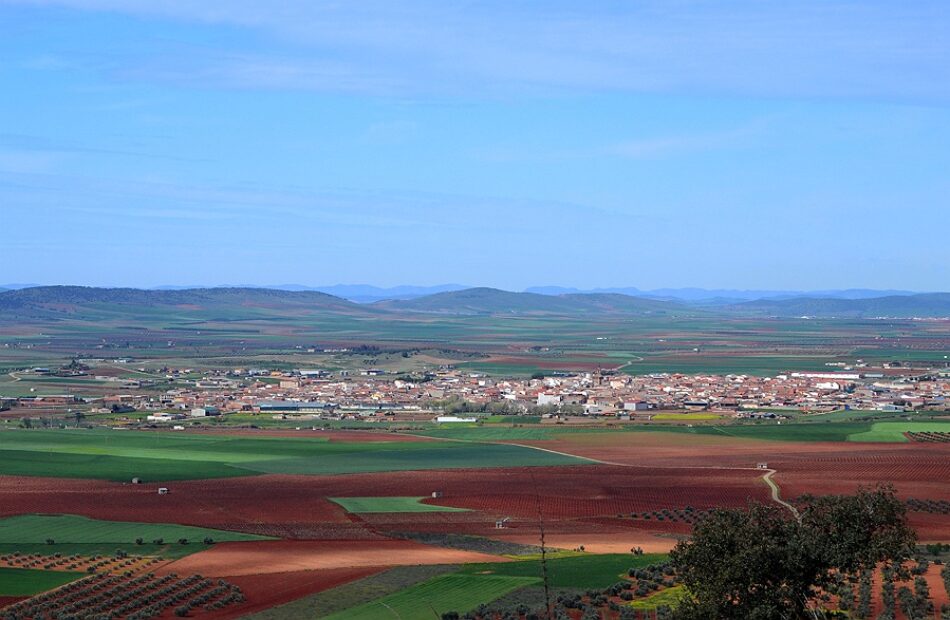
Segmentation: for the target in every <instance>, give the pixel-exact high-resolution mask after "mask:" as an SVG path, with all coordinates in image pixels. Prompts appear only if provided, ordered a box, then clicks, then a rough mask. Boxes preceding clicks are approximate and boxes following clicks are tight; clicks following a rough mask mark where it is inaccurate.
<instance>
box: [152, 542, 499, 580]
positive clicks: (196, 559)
mask: <svg viewBox="0 0 950 620" xmlns="http://www.w3.org/2000/svg"><path fill="white" fill-rule="evenodd" d="M504 561H506V559H505V558H502V557H499V556H494V555H486V554H483V553H474V552H470V551H461V550H458V549H445V548H442V547H435V546H432V545H423V544H421V543H416V542H412V541H408V540H378V541H377V540H374V541H367V540H334V541H307V540H267V541H255V542H238V543H228V542H226V543H218V544H216V545H215V546H214V547H212V548H210V549H208V550H206V551H200V552H198V553H195V554H193V555H189V556H187V557H184V558H182V559H180V560H176V561H174V562H169V563H168V564H165V565H164V566H162V568H161V569H160V570H159V571H157V572H159V573H178V574H179V575H191V574H194V573H198V574H201V575H204V576H206V577H227V576H238V575H263V574H270V573H286V572H296V571H310V570H328V569H339V568H372V567H386V566H411V565H426V564H459V563H463V562H504Z"/></svg>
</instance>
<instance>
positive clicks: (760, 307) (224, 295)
mask: <svg viewBox="0 0 950 620" xmlns="http://www.w3.org/2000/svg"><path fill="white" fill-rule="evenodd" d="M445 286H446V287H451V286H453V285H445ZM356 288H360V287H356ZM404 288H406V289H410V288H413V287H404ZM390 290H392V289H390ZM410 292H411V291H409V290H404V291H402V293H403V294H407V295H408V294H409V293H410ZM160 312H174V313H176V314H177V315H181V316H189V317H191V316H194V318H196V319H199V318H201V319H207V318H209V317H210V318H216V319H220V320H247V319H249V318H266V317H284V318H287V319H288V320H289V319H291V318H293V317H299V316H304V315H319V314H340V315H349V316H360V317H366V318H372V317H375V318H380V319H384V318H386V317H387V316H403V317H404V316H406V315H412V314H420V313H425V314H440V315H458V316H490V315H504V316H511V315H524V316H545V315H546V316H567V317H578V318H585V317H587V318H591V317H597V316H629V317H644V316H681V317H686V316H706V317H716V316H721V317H736V316H755V317H816V318H835V317H838V318H877V317H894V318H901V317H903V318H913V317H918V318H935V317H939V318H944V317H950V293H917V294H907V295H884V296H878V297H868V298H856V299H848V298H833V297H815V296H801V297H792V298H770V299H757V300H752V301H740V302H732V303H727V304H716V305H712V304H709V303H702V302H697V301H693V302H685V301H679V300H669V299H657V298H648V297H642V296H633V295H627V294H622V293H564V294H541V293H534V292H523V293H515V292H510V291H503V290H499V289H493V288H484V287H482V288H469V289H461V290H448V291H441V292H436V293H433V294H428V295H420V296H415V297H410V298H403V299H387V300H384V301H376V302H374V303H355V302H354V301H352V300H350V299H344V298H343V297H339V296H335V295H330V294H327V293H325V292H320V291H312V290H296V291H292V290H283V289H272V288H242V287H222V288H196V289H160V290H156V289H151V290H146V289H133V288H92V287H82V286H41V287H32V288H21V289H18V290H7V291H2V292H0V319H5V320H17V319H27V318H37V319H44V318H49V319H62V318H87V319H89V320H95V319H97V318H109V317H117V316H118V317H122V316H128V317H130V318H136V317H141V316H147V315H149V314H150V313H160Z"/></svg>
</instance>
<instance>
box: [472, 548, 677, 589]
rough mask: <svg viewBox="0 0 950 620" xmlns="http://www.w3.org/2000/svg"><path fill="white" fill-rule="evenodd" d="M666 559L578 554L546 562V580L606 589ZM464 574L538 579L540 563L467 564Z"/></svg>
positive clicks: (561, 585) (562, 585)
mask: <svg viewBox="0 0 950 620" xmlns="http://www.w3.org/2000/svg"><path fill="white" fill-rule="evenodd" d="M665 559H666V556H665V555H662V554H649V553H648V554H645V555H640V556H632V555H630V554H629V553H627V554H619V553H617V554H599V555H594V554H580V555H573V556H568V557H552V558H550V559H548V560H547V568H548V581H549V583H550V584H551V586H553V587H556V588H584V589H595V588H606V587H607V586H610V585H612V584H614V583H617V582H618V581H620V580H621V579H622V578H623V576H624V575H626V573H627V570H628V569H630V568H642V567H644V566H648V565H650V564H655V563H658V562H662V561H663V560H665ZM461 573H462V574H465V575H486V574H490V575H499V576H506V577H536V578H538V579H540V578H541V560H540V558H535V559H531V560H519V561H517V562H505V563H502V564H469V565H467V566H465V567H464V568H463V569H462V571H461Z"/></svg>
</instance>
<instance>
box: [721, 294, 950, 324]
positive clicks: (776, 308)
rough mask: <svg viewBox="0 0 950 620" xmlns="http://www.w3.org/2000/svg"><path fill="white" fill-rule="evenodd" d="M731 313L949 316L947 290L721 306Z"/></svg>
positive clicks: (783, 300) (779, 315)
mask: <svg viewBox="0 0 950 620" xmlns="http://www.w3.org/2000/svg"><path fill="white" fill-rule="evenodd" d="M723 309H724V310H726V311H728V312H730V313H734V314H745V315H756V316H778V317H796V316H809V317H821V318H876V317H893V318H914V317H917V318H944V317H950V293H921V294H918V295H889V296H886V297H874V298H869V299H830V298H824V299H822V298H814V297H796V298H793V299H768V300H757V301H748V302H744V303H739V304H733V305H731V306H727V307H726V308H723Z"/></svg>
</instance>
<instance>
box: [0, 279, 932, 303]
mask: <svg viewBox="0 0 950 620" xmlns="http://www.w3.org/2000/svg"><path fill="white" fill-rule="evenodd" d="M40 286H41V285H39V284H22V283H11V284H0V291H3V290H19V289H24V288H36V287H40ZM220 288H235V289H270V290H279V291H296V292H302V291H319V292H321V293H327V294H328V295H334V296H336V297H342V298H344V299H349V300H350V301H355V302H357V303H362V304H367V303H375V302H377V301H385V300H391V299H416V298H418V297H426V296H428V295H434V294H436V293H445V292H452V291H462V290H466V289H471V288H484V287H471V286H466V285H464V284H437V285H433V286H412V285H403V286H392V287H380V286H373V285H371V284H334V285H330V286H309V285H304V284H269V285H263V286H260V285H246V284H234V285H211V286H178V285H164V286H155V287H149V288H146V289H144V290H157V291H182V290H195V289H220ZM524 292H525V293H535V294H538V295H549V296H552V295H553V296H561V295H587V294H601V293H605V294H618V295H626V296H628V297H641V298H648V299H661V300H672V301H680V302H685V303H688V304H691V305H702V306H729V305H732V304H737V303H742V302H745V301H759V300H763V299H769V300H771V299H796V298H811V299H873V298H878V297H896V296H910V295H917V294H919V293H918V292H914V291H907V290H898V289H881V290H878V289H863V288H856V289H828V290H818V291H800V290H774V289H705V288H659V289H648V290H644V289H638V288H636V287H631V286H628V287H610V288H591V289H579V288H571V287H564V286H533V287H529V288H527V289H525V290H524Z"/></svg>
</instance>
